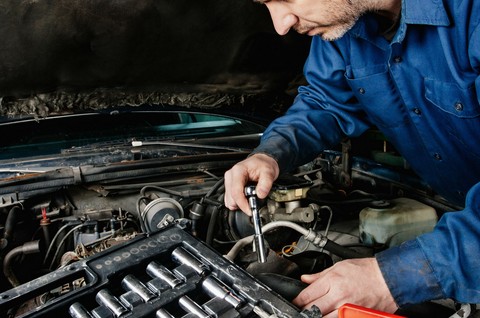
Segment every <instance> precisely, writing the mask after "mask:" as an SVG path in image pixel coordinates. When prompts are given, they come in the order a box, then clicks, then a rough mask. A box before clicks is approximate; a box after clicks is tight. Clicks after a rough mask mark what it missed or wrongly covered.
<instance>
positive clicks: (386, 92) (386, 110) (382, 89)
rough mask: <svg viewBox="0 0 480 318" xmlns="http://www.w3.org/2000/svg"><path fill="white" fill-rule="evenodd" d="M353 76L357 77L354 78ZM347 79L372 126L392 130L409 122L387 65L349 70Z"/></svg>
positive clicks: (346, 74) (346, 75)
mask: <svg viewBox="0 0 480 318" xmlns="http://www.w3.org/2000/svg"><path fill="white" fill-rule="evenodd" d="M353 74H356V75H357V77H355V78H352V76H353ZM359 75H360V76H361V77H358V76H359ZM345 77H346V79H347V82H348V84H349V85H350V87H351V88H352V90H353V93H354V94H355V97H356V98H357V100H358V101H359V102H360V104H361V105H362V108H363V109H364V111H365V113H366V114H367V116H368V118H369V119H370V122H371V123H372V124H374V125H376V126H377V127H379V128H390V129H391V128H396V127H399V126H403V125H405V124H406V123H408V122H409V118H408V114H407V112H406V110H405V107H404V105H403V102H402V98H401V97H400V95H399V94H398V92H397V90H396V87H395V85H394V83H393V81H392V79H391V77H390V73H389V72H388V71H387V70H386V67H385V65H376V66H372V67H369V68H368V69H362V70H360V71H359V70H351V69H348V68H347V72H346V73H345Z"/></svg>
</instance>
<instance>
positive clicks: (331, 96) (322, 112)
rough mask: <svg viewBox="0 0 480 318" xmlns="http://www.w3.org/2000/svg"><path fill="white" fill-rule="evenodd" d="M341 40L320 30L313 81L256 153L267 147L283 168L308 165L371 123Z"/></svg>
mask: <svg viewBox="0 0 480 318" xmlns="http://www.w3.org/2000/svg"><path fill="white" fill-rule="evenodd" d="M337 45H338V42H327V41H323V40H321V39H320V38H319V37H318V36H315V37H314V38H313V39H312V47H311V49H310V54H309V57H308V59H307V61H306V63H305V67H304V74H305V77H306V79H307V81H308V83H309V85H308V86H302V87H300V88H299V90H298V95H297V97H296V99H295V101H294V103H293V105H292V106H291V107H290V108H289V110H288V111H287V112H286V114H285V115H284V116H282V117H280V118H278V119H276V120H275V121H273V122H272V123H271V124H270V126H269V127H268V128H267V129H266V130H265V132H264V134H263V136H262V140H261V143H260V145H259V146H258V147H257V148H256V149H255V150H254V151H253V153H266V154H268V155H270V156H272V157H273V158H275V159H276V160H277V162H278V163H279V167H280V170H281V171H289V170H292V169H293V168H295V167H298V166H299V165H302V164H304V163H306V162H308V161H310V160H312V159H313V158H314V157H315V156H317V155H318V154H319V153H320V152H322V151H323V150H325V149H327V148H331V147H333V146H336V145H337V144H338V143H339V142H340V141H341V139H342V138H343V137H345V136H350V137H354V136H359V135H360V134H361V133H363V132H364V131H365V130H366V129H367V128H368V127H369V126H370V124H369V123H368V121H367V119H366V115H365V114H364V113H363V111H362V110H361V107H359V103H358V101H357V99H356V98H355V97H354V94H353V93H352V90H351V88H350V87H349V85H348V83H347V81H346V78H345V69H346V66H345V61H344V59H343V58H342V55H341V53H340V50H339V49H338V46H337Z"/></svg>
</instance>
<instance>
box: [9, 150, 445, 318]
mask: <svg viewBox="0 0 480 318" xmlns="http://www.w3.org/2000/svg"><path fill="white" fill-rule="evenodd" d="M230 159H231V160H222V161H221V162H219V161H217V162H216V163H215V164H212V162H211V160H212V159H208V162H207V161H204V162H200V161H198V162H196V164H195V168H194V169H192V170H189V171H185V168H186V167H187V166H186V165H182V167H183V169H179V168H178V165H174V166H170V167H165V168H164V169H163V170H162V173H159V174H152V175H151V176H148V177H142V178H135V180H133V179H131V178H126V179H125V180H122V179H119V180H116V181H115V182H110V183H109V182H102V181H99V182H90V183H81V184H77V185H72V186H69V187H62V188H61V189H58V190H56V191H48V192H47V193H44V192H42V191H37V192H35V191H34V188H35V186H33V185H30V186H28V185H27V188H28V187H30V188H29V190H30V194H27V195H25V197H24V198H21V197H19V196H18V195H15V193H10V194H8V193H5V194H2V204H1V214H0V217H1V219H0V224H1V240H0V242H1V255H2V259H3V275H2V276H1V280H2V284H1V286H3V287H2V291H1V294H0V311H1V312H4V313H7V317H51V316H53V315H60V316H62V317H68V316H70V317H74V318H80V317H81V318H86V317H153V316H156V317H320V316H321V314H320V313H319V312H318V309H316V308H312V309H310V310H300V309H298V308H296V307H295V306H294V305H292V304H291V303H290V301H291V300H292V299H293V298H294V297H295V296H296V295H297V294H298V293H299V292H300V291H301V289H302V288H304V287H305V285H304V283H302V282H301V281H300V280H299V277H300V275H302V274H305V273H315V272H319V271H322V270H324V269H326V268H328V267H330V266H332V264H334V263H335V262H337V261H339V260H341V259H346V258H356V257H367V256H372V255H374V254H375V252H377V251H381V250H383V249H385V248H387V247H388V246H392V245H395V244H400V243H401V242H403V241H405V240H408V239H411V238H413V237H415V236H416V235H419V234H421V233H425V232H427V231H430V230H431V229H432V228H433V227H434V226H435V223H436V220H437V218H438V216H439V215H440V214H441V213H443V212H444V211H447V210H449V209H452V208H453V207H451V206H449V205H448V203H447V202H443V201H442V200H441V199H439V198H436V197H434V196H432V195H431V194H430V193H429V192H428V189H422V187H421V184H420V185H419V184H416V183H415V182H419V181H418V180H416V179H415V177H414V176H409V175H408V174H407V175H401V174H400V173H398V172H394V173H392V170H391V169H386V168H385V167H384V166H382V165H381V164H378V163H376V162H373V161H369V160H366V159H359V158H350V157H348V156H346V154H345V152H343V153H342V152H336V151H327V152H325V153H324V154H322V156H320V157H319V158H317V159H316V160H315V161H313V162H311V163H309V164H307V165H305V166H302V167H300V168H299V169H298V171H296V172H295V173H292V174H287V175H283V176H281V177H280V178H279V179H278V180H277V182H276V183H275V184H274V188H273V189H272V191H271V193H270V195H269V196H268V197H267V198H266V199H265V200H258V204H259V215H260V221H261V225H262V230H263V235H264V239H265V244H266V249H267V251H266V260H265V261H264V262H260V261H259V259H258V255H257V253H256V250H255V246H254V244H252V242H253V241H254V237H255V235H254V234H255V230H254V225H253V221H252V218H251V217H249V216H247V214H245V213H242V212H241V211H230V210H228V209H226V208H225V207H224V205H223V193H224V188H223V178H222V176H223V173H224V172H225V171H226V170H227V169H229V167H231V165H232V164H233V163H234V162H235V160H237V159H232V158H230ZM196 160H198V158H197V159H196ZM205 160H206V159H205ZM346 162H348V163H349V164H348V165H346V164H345V163H346ZM130 168H131V167H130ZM152 169H153V168H152ZM77 173H78V174H80V172H79V171H77ZM74 178H79V179H81V177H80V176H76V177H74ZM45 182H47V181H45ZM412 185H415V187H413V186H412ZM5 191H7V190H5Z"/></svg>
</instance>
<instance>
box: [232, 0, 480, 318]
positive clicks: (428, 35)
mask: <svg viewBox="0 0 480 318" xmlns="http://www.w3.org/2000/svg"><path fill="white" fill-rule="evenodd" d="M256 2H260V3H263V4H265V5H266V6H267V8H268V10H269V12H270V15H271V17H272V20H273V24H274V27H275V30H276V31H277V33H279V34H280V35H284V34H286V33H287V32H288V31H289V30H290V29H291V28H293V29H295V30H296V31H297V32H299V33H303V34H307V35H311V36H313V39H312V44H311V50H310V54H309V57H308V58H307V61H306V64H305V67H304V73H305V77H306V79H307V81H308V86H302V87H300V88H299V90H298V95H297V97H296V99H295V101H294V103H293V105H292V106H291V107H290V109H289V110H288V111H287V112H286V114H285V115H284V116H282V117H280V118H278V119H276V120H275V121H273V122H272V124H271V125H270V126H269V127H268V128H267V129H266V131H265V133H264V135H263V136H262V139H261V143H260V145H259V146H258V147H257V148H256V149H255V150H254V151H253V153H252V154H251V155H250V156H249V157H248V158H247V159H245V160H244V161H241V162H239V163H237V164H236V165H235V166H234V167H232V169H230V170H229V171H227V172H226V174H225V187H226V193H225V206H226V207H227V208H229V209H231V210H235V209H241V210H242V211H245V212H246V213H249V212H250V209H249V207H248V203H247V201H246V199H245V196H244V195H243V188H244V186H245V184H246V183H247V182H249V181H253V182H257V188H256V190H257V194H258V196H259V197H260V198H265V197H266V196H267V194H268V192H269V191H270V189H271V187H272V183H273V182H274V180H275V179H276V178H277V177H278V175H279V173H280V172H287V171H291V170H293V169H294V168H295V167H298V166H299V165H302V164H304V163H307V162H309V161H310V160H312V159H313V158H315V156H317V155H318V154H319V153H321V152H322V151H323V150H325V149H331V147H333V146H335V145H337V144H338V143H339V142H340V141H341V139H342V138H343V137H345V136H348V137H356V136H359V135H361V134H362V133H363V132H365V131H366V130H367V129H368V128H369V127H372V126H375V127H377V128H378V129H380V130H381V131H382V132H383V134H384V135H385V136H386V138H387V139H388V140H389V141H390V142H391V143H392V144H393V145H394V146H395V148H396V149H397V150H398V151H399V152H400V153H401V154H402V156H404V158H405V159H406V160H407V161H408V162H409V164H410V165H411V167H412V169H413V170H414V171H415V172H416V173H417V174H418V175H419V176H421V177H422V178H423V179H424V180H425V181H426V182H428V183H429V185H430V186H431V187H432V188H433V189H435V191H437V192H438V193H439V194H440V195H442V196H443V197H444V198H446V199H448V200H449V201H450V202H452V203H455V204H457V205H459V206H463V207H465V208H464V209H463V210H462V211H456V212H449V213H446V214H444V215H443V217H442V218H441V219H440V220H439V223H438V225H437V226H436V227H435V229H434V230H433V232H431V233H428V234H424V235H422V236H420V237H418V238H417V239H415V240H411V241H407V242H405V243H404V244H402V245H401V246H398V247H392V248H389V249H388V250H386V251H383V252H381V253H378V254H377V255H376V256H375V257H372V258H365V259H360V260H344V261H341V262H338V263H336V264H335V265H334V266H332V267H330V268H328V269H326V270H325V271H323V272H321V273H318V274H314V275H304V276H302V280H303V281H305V282H307V283H309V284H310V285H309V286H308V287H307V288H306V289H304V290H303V291H302V292H301V293H300V294H299V295H298V296H297V298H296V299H294V301H293V302H294V304H296V305H298V306H299V307H305V308H309V307H310V306H312V305H314V304H315V305H317V306H318V307H319V308H320V309H321V311H322V313H323V314H324V315H326V317H335V316H336V315H337V308H338V307H339V306H341V305H342V304H344V303H346V302H349V303H355V304H357V305H363V306H366V307H370V308H376V309H378V310H382V311H387V312H395V311H396V310H397V308H398V307H402V306H405V305H408V304H416V303H421V302H424V301H427V300H434V299H448V298H451V299H455V300H456V301H459V302H462V303H480V257H479V256H480V183H479V182H480V76H479V74H480V1H478V0H348V1H347V0H322V1H320V0H286V1H285V0H256ZM286 62H288V61H286Z"/></svg>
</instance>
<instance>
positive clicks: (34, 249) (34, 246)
mask: <svg viewBox="0 0 480 318" xmlns="http://www.w3.org/2000/svg"><path fill="white" fill-rule="evenodd" d="M39 252H40V241H38V240H37V241H32V242H27V243H25V244H23V245H22V246H18V247H15V248H14V249H12V250H11V251H10V252H8V253H7V255H5V258H4V259H3V274H4V275H5V277H6V278H7V279H8V281H9V282H10V284H11V285H12V286H13V287H17V286H18V285H20V282H19V280H18V278H17V276H16V275H15V273H14V272H13V268H12V263H13V262H14V261H15V259H16V258H17V256H20V255H27V254H34V253H39Z"/></svg>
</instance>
